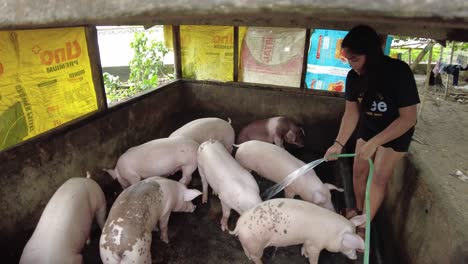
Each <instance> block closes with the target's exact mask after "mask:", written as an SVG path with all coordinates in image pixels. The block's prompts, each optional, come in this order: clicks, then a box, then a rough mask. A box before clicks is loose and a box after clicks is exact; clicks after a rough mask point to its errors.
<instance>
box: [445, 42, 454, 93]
mask: <svg viewBox="0 0 468 264" xmlns="http://www.w3.org/2000/svg"><path fill="white" fill-rule="evenodd" d="M454 49H455V41H452V51H450V62H449V64H452V61H453V50H454ZM448 78H449V74H448V73H447V77H446V78H445V96H444V99H445V100H447V95H448Z"/></svg>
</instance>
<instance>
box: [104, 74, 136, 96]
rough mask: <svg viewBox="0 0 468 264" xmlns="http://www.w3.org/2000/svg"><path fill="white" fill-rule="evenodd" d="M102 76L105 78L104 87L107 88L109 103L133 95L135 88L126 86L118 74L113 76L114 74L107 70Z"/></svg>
mask: <svg viewBox="0 0 468 264" xmlns="http://www.w3.org/2000/svg"><path fill="white" fill-rule="evenodd" d="M102 77H103V80H104V88H105V90H106V97H107V102H108V103H111V102H114V101H119V100H121V99H124V98H127V97H129V96H132V94H133V93H134V91H133V89H129V88H128V87H125V86H124V84H123V83H122V82H121V81H120V80H119V77H118V76H113V75H112V74H110V73H108V72H105V73H103V74H102Z"/></svg>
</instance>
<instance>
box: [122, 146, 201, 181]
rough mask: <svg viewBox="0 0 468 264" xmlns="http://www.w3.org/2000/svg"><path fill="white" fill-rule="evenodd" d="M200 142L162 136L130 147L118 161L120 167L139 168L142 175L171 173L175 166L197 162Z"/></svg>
mask: <svg viewBox="0 0 468 264" xmlns="http://www.w3.org/2000/svg"><path fill="white" fill-rule="evenodd" d="M198 146H199V144H198V143H197V142H195V141H194V140H192V139H189V138H183V137H174V138H160V139H155V140H152V141H149V142H147V143H144V144H142V145H139V146H136V147H133V148H130V149H129V150H128V151H127V152H125V153H124V154H122V156H121V157H120V158H119V161H118V162H117V164H118V166H119V167H127V168H137V169H138V172H139V173H140V174H142V175H140V176H142V177H146V176H152V175H155V172H158V173H162V174H160V175H163V174H165V173H169V172H172V171H169V170H173V169H174V168H175V167H179V166H181V165H186V164H189V163H196V153H197V150H198Z"/></svg>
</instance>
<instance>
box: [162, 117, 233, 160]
mask: <svg viewBox="0 0 468 264" xmlns="http://www.w3.org/2000/svg"><path fill="white" fill-rule="evenodd" d="M177 136H182V137H187V138H191V139H193V140H195V141H196V142H198V144H201V143H203V142H205V141H207V140H209V139H214V140H218V141H219V142H221V143H223V145H224V146H225V147H226V149H227V150H228V152H229V153H231V152H232V144H234V140H235V134H234V129H233V128H232V126H231V120H229V122H226V121H224V120H222V119H219V118H215V117H208V118H200V119H195V120H193V121H191V122H189V123H187V124H185V125H184V126H182V127H181V128H179V129H177V130H176V131H174V132H173V133H172V134H171V135H169V137H177Z"/></svg>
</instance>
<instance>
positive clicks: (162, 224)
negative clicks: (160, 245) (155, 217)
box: [159, 211, 171, 244]
mask: <svg viewBox="0 0 468 264" xmlns="http://www.w3.org/2000/svg"><path fill="white" fill-rule="evenodd" d="M170 216H171V212H170V211H169V212H167V213H166V214H164V215H162V216H161V217H160V218H159V228H160V229H161V240H162V241H164V243H166V244H169V237H168V235H167V224H168V223H169V217H170Z"/></svg>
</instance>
